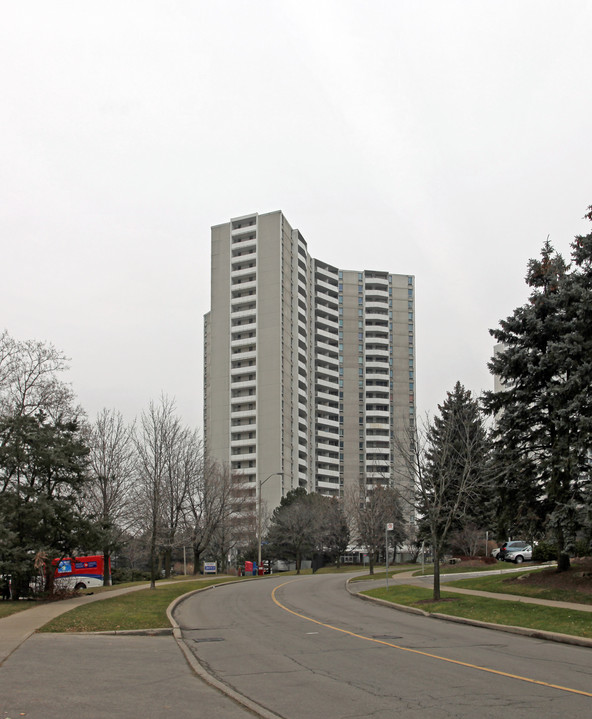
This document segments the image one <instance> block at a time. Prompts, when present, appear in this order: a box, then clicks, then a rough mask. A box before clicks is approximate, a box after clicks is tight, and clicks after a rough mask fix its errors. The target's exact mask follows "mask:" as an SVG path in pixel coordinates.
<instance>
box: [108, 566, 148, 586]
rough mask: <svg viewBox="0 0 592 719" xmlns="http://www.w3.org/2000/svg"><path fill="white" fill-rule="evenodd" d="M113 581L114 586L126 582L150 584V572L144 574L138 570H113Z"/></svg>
mask: <svg viewBox="0 0 592 719" xmlns="http://www.w3.org/2000/svg"><path fill="white" fill-rule="evenodd" d="M111 581H112V583H113V584H123V583H124V582H139V581H144V582H149V581H150V572H144V571H141V570H138V569H133V570H132V569H128V568H120V567H118V568H117V569H112V570H111Z"/></svg>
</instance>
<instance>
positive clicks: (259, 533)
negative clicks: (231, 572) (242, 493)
mask: <svg viewBox="0 0 592 719" xmlns="http://www.w3.org/2000/svg"><path fill="white" fill-rule="evenodd" d="M283 476H284V473H283V472H272V473H271V474H270V475H269V477H265V479H264V480H263V481H261V480H259V491H258V492H257V569H259V567H260V566H261V487H262V486H263V485H264V484H265V482H267V480H268V479H271V478H272V477H283Z"/></svg>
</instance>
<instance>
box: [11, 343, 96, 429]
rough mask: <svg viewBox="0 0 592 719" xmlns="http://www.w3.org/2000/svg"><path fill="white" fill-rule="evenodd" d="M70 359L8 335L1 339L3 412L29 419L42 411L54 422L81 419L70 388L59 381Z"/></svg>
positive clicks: (80, 410) (46, 345)
mask: <svg viewBox="0 0 592 719" xmlns="http://www.w3.org/2000/svg"><path fill="white" fill-rule="evenodd" d="M67 362H68V358H67V357H66V356H65V355H64V354H63V353H62V352H60V351H59V350H57V349H56V348H55V347H54V346H53V345H50V344H45V343H44V342H39V341H36V340H25V341H23V342H19V341H17V340H15V339H13V338H12V337H11V336H10V335H9V334H8V332H7V331H4V332H2V334H1V335H0V412H1V413H2V414H10V415H12V416H30V415H33V414H35V413H37V412H38V411H39V410H42V411H43V412H44V413H45V414H46V415H47V416H49V417H50V418H51V419H53V420H54V421H58V420H60V421H69V420H71V419H75V418H77V417H78V416H80V415H82V414H83V412H82V409H81V408H80V407H79V406H75V405H74V399H75V395H74V392H73V391H72V389H71V387H70V385H69V384H67V383H65V382H63V381H62V380H60V379H59V375H60V374H61V373H62V372H65V371H66V370H67V369H68V364H67Z"/></svg>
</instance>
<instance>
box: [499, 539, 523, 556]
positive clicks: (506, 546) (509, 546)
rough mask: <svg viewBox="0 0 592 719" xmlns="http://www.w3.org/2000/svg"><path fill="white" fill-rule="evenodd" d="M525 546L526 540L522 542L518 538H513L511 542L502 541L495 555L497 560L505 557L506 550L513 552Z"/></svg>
mask: <svg viewBox="0 0 592 719" xmlns="http://www.w3.org/2000/svg"><path fill="white" fill-rule="evenodd" d="M527 546H528V542H523V541H521V540H519V539H516V540H513V541H511V542H504V543H503V544H502V546H501V547H500V548H499V550H498V553H497V554H496V555H495V557H496V559H498V560H502V559H505V558H506V552H513V551H515V550H518V549H524V547H527ZM494 551H495V550H494Z"/></svg>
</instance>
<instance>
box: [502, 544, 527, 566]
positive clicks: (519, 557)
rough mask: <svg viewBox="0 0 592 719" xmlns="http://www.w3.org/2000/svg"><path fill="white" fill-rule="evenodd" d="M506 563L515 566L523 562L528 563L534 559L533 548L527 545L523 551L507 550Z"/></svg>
mask: <svg viewBox="0 0 592 719" xmlns="http://www.w3.org/2000/svg"><path fill="white" fill-rule="evenodd" d="M504 559H505V560H506V562H514V564H522V562H528V561H530V560H531V559H532V547H531V546H530V544H527V545H526V547H522V549H514V550H510V551H509V552H508V550H506V555H505V557H504Z"/></svg>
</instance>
